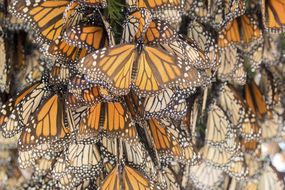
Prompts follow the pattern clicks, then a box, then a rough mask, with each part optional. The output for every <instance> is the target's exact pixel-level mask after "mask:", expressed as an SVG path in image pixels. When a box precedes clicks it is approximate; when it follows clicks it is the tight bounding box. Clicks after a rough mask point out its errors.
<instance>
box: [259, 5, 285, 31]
mask: <svg viewBox="0 0 285 190" xmlns="http://www.w3.org/2000/svg"><path fill="white" fill-rule="evenodd" d="M284 9H285V4H284V2H283V1H280V0H262V19H263V24H264V26H265V29H267V30H268V31H270V32H275V33H281V32H284V25H285V19H284V14H283V13H284Z"/></svg>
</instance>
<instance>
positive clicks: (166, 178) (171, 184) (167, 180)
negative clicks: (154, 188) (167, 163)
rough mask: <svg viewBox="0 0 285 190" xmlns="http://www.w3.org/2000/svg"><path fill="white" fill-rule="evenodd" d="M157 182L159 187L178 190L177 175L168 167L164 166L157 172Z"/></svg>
mask: <svg viewBox="0 0 285 190" xmlns="http://www.w3.org/2000/svg"><path fill="white" fill-rule="evenodd" d="M158 179H159V182H160V184H161V185H160V186H161V189H168V190H180V185H179V183H178V180H177V177H176V176H175V174H174V172H173V171H172V169H171V168H170V167H166V168H164V169H162V170H161V171H160V172H159V177H158Z"/></svg>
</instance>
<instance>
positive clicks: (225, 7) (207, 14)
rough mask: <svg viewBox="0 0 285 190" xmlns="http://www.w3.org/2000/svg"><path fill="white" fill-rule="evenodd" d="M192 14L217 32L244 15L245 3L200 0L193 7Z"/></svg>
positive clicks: (238, 1) (238, 0)
mask: <svg viewBox="0 0 285 190" xmlns="http://www.w3.org/2000/svg"><path fill="white" fill-rule="evenodd" d="M192 7H193V9H194V11H192V13H193V14H194V16H195V17H197V19H198V20H200V21H201V22H202V23H206V24H210V25H211V26H212V27H214V28H215V29H217V30H221V29H222V28H223V27H225V26H226V25H227V23H228V22H230V21H231V20H233V19H234V18H236V17H238V16H240V15H243V14H244V12H245V3H244V2H243V1H241V0H231V1H217V2H216V1H212V0H207V1H203V0H198V1H194V2H193V5H192Z"/></svg>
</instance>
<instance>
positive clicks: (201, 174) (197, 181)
mask: <svg viewBox="0 0 285 190" xmlns="http://www.w3.org/2000/svg"><path fill="white" fill-rule="evenodd" d="M189 172H190V176H189V177H190V180H191V181H192V182H193V183H192V184H193V186H194V187H196V188H199V189H214V188H217V187H219V186H220V185H221V184H222V183H223V181H224V178H225V174H224V173H223V170H221V169H220V168H215V167H213V166H211V165H208V164H207V163H206V162H205V161H201V162H200V164H197V165H194V166H191V167H190V171H189Z"/></svg>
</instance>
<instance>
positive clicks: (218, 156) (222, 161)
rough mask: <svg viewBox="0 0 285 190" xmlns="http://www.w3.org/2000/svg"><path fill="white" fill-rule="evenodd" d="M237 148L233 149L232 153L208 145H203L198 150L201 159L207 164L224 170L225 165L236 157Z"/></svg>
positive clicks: (219, 147)
mask: <svg viewBox="0 0 285 190" xmlns="http://www.w3.org/2000/svg"><path fill="white" fill-rule="evenodd" d="M237 151H239V148H235V149H234V151H231V150H226V149H224V148H223V147H221V146H213V145H210V144H205V145H204V146H203V148H202V149H201V150H200V152H201V155H202V159H204V160H205V161H206V162H207V163H208V164H210V165H212V166H214V167H217V168H222V169H224V168H225V167H226V166H227V164H229V163H230V162H231V159H232V158H233V157H235V156H236V154H235V153H236V152H237Z"/></svg>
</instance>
